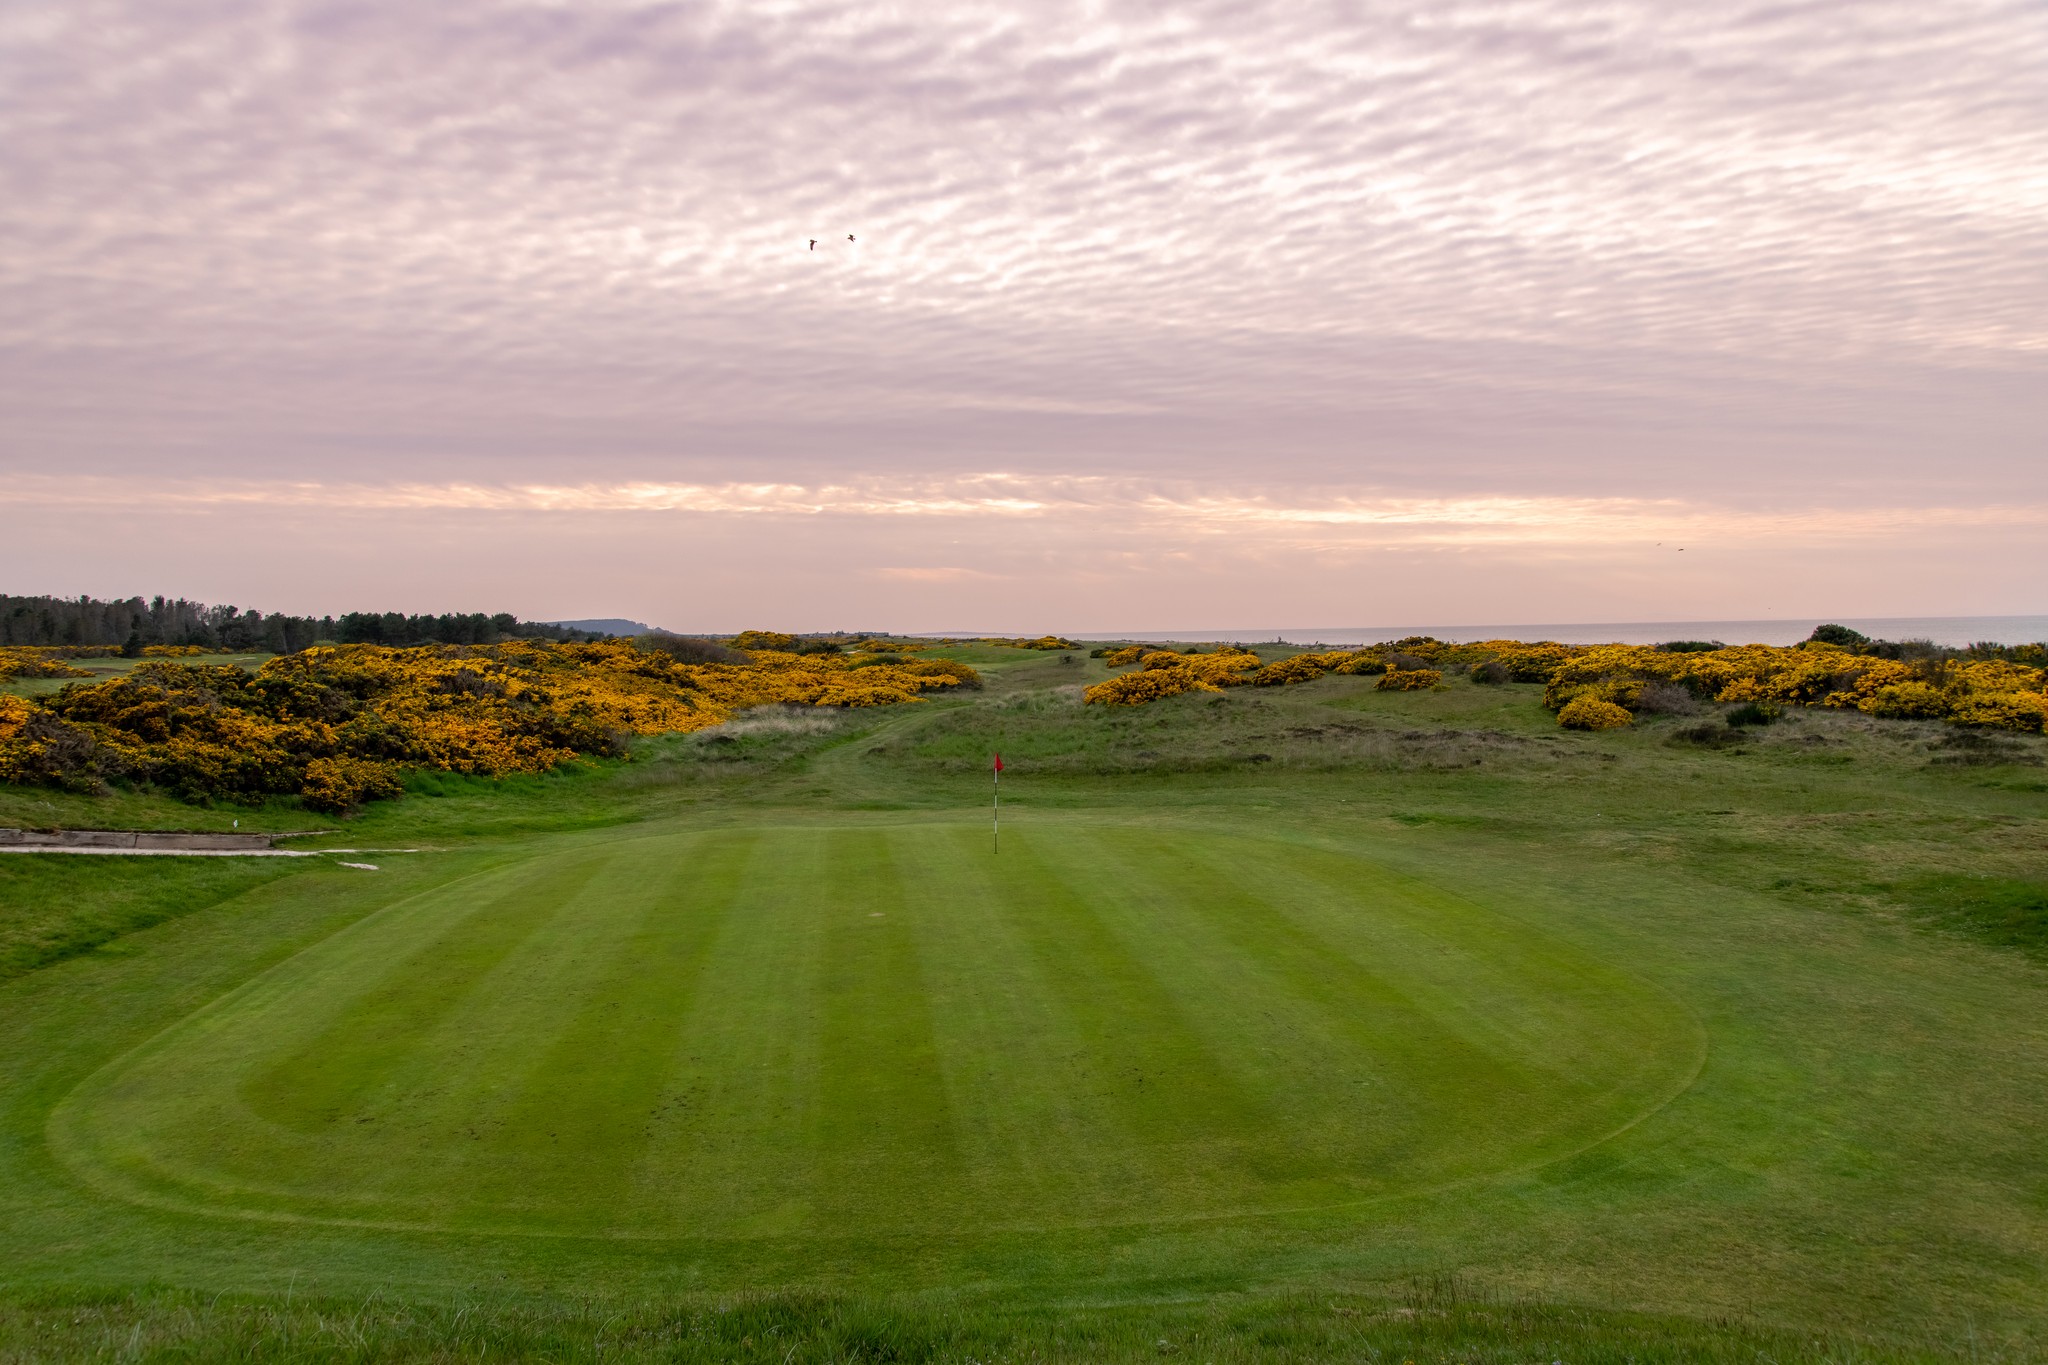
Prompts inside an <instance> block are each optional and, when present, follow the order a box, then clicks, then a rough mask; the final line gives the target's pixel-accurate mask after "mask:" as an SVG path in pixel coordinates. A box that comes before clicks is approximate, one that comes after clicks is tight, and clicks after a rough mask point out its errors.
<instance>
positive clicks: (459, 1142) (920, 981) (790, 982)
mask: <svg viewBox="0 0 2048 1365" xmlns="http://www.w3.org/2000/svg"><path fill="white" fill-rule="evenodd" d="M1702 1047H1703V1043H1702V1033H1701V1030H1700V1027H1699V1025H1698V1023H1697V1022H1696V1021H1695V1020H1694V1019H1693V1017H1692V1016H1691V1015H1690V1014H1689V1013H1688V1012H1687V1011H1686V1010H1685V1009H1684V1008H1683V1007H1681V1006H1680V1005H1678V1004H1677V1003H1676V1002H1675V1001H1674V1000H1673V999H1671V998H1670V997H1669V996H1667V995H1665V994H1662V993H1661V992H1659V991H1658V990H1656V989H1654V988H1652V987H1651V986H1650V985H1648V984H1647V983H1646V982H1644V981H1643V980H1641V979H1639V978H1637V977H1635V976H1633V975H1631V974H1629V973H1628V972H1626V971H1623V970H1621V969H1619V968H1618V967H1616V966H1615V965H1612V964H1610V963H1607V962H1604V961H1602V960H1600V959H1598V958H1596V957H1593V956H1589V955H1588V954H1587V953H1586V952H1585V951H1583V950H1581V949H1578V948H1575V947H1572V946H1570V945H1568V944H1567V943H1566V942H1565V941H1563V940H1561V939H1559V938H1556V937H1554V936H1552V935H1550V934H1548V933H1546V932H1544V931H1542V930H1540V929H1538V928H1537V927H1535V926H1534V925H1532V924H1528V923H1524V922H1522V921H1520V920H1518V919H1516V918H1514V917H1512V916H1509V915H1506V914H1503V913H1500V912H1497V911H1495V910H1493V909H1490V908H1488V907H1486V906H1484V905H1481V904H1477V903H1475V902H1473V901H1472V900H1470V899H1465V898H1461V897H1459V896H1456V895H1452V894H1449V893H1446V892H1443V891H1440V890H1438V889H1435V888H1433V887H1432V886H1430V885H1428V884H1425V883H1422V882H1419V881H1416V880H1414V879H1412V878H1408V877H1403V876H1400V875H1397V874H1394V873H1392V872H1390V871H1388V870H1386V869H1384V868H1381V867H1379V866H1377V865H1375V864H1373V863H1372V862H1369V861H1366V860H1365V859H1363V858H1361V857H1359V856H1357V855H1355V854H1352V853H1346V852H1340V851H1335V850H1333V849H1331V848H1327V847H1322V846H1318V845H1315V844H1312V843H1308V842H1285V841H1280V840H1274V839H1260V838H1249V837H1241V836H1236V835H1230V834H1225V833H1220V832H1217V831H1215V830H1211V829H1207V828H1200V827H1194V826H1171V827H1169V826H1162V825H1158V824H1145V823H1118V822H1116V821H1114V820H1111V819H1100V818H1098V819H1091V820H1085V821H1084V820H1080V819H1072V820H1059V819H1050V818H1049V819H1044V820H1041V821H1039V822H1038V823H1036V824H1035V825H1034V826H1032V827H1031V828H1029V829H1028V830H1019V831H1018V832H1016V833H1015V834H1014V835H1012V834H1007V833H1006V836H1005V838H1004V841H1003V847H1002V851H1001V854H1000V856H999V857H998V856H996V855H994V854H993V853H992V852H991V849H990V847H989V838H988V831H987V829H986V828H985V827H981V826H974V825H968V824H962V823H956V822H949V821H944V820H915V819H913V820H908V821H904V822H899V823H879V822H869V823H859V822H858V821H857V818H855V819H853V820H848V821H847V822H845V823H838V824H833V823H810V824H789V825H772V824H770V825H756V826H751V827H746V828H740V829H709V830H705V829H697V830H689V829H681V828H677V829H673V830H671V831H670V832H667V833H659V834H653V835H648V834H646V833H645V832H644V831H642V832H640V833H639V835H638V837H629V838H620V837H616V836H613V837H610V838H608V839H605V840H599V841H587V840H586V841H581V842H577V841H559V842H558V843H557V844H556V845H554V846H553V847H552V849H551V851H547V852H544V853H537V854H536V855H535V856H533V857H531V858H528V859H526V860H524V861H520V862H516V863H512V864H510V865H500V866H497V867H495V868H492V869H491V870H488V871H486V872H482V873H479V874H477V875H474V876H470V877H468V878H465V879H462V880H458V881H455V882H451V883H446V884H443V885H441V886H439V887H436V888H434V889H431V890H429V891H426V892H424V893H423V894H420V895H417V896H414V897H412V898H410V899H406V900H401V901H399V902H397V903H396V904H393V905H390V906H388V907H387V908H386V909H384V910H382V911H380V912H378V913H376V914H374V915H372V916H370V917H368V918H366V919H363V920H361V921H359V922H357V923H355V924H354V925H352V926H350V927H349V928H347V929H345V930H343V931H342V932H340V933H338V934H335V935H333V936H332V937H329V938H326V939H324V940H322V941H319V942H317V943H315V944H313V945H312V946H311V947H309V948H307V949H306V950H305V951H302V952H300V953H298V954H297V955H296V956H292V957H290V958H288V959H286V960H284V961H282V962H280V963H278V964H277V965H275V966H273V967H271V968H270V969H269V970H268V971H266V972H264V973H262V974H260V975H258V976H256V977H254V978H253V979H251V980H249V981H247V982H246V983H245V984H243V985H242V986H240V987H239V988H237V989H235V990H234V991H232V992H230V993H228V994H226V995H224V996H222V997H220V998H218V999H217V1000H215V1001H214V1002H213V1003H211V1004H210V1005H208V1006H207V1007H205V1008H203V1009H201V1010H200V1011H199V1012H197V1013H196V1014H192V1015H190V1016H189V1017H187V1018H185V1019H183V1020H182V1021H180V1022H178V1023H176V1024H173V1025H172V1026H171V1027H169V1028H167V1029H165V1030H163V1031H162V1032H160V1033H157V1034H156V1035H155V1036H154V1037H152V1038H150V1039H149V1040H148V1041H147V1042H145V1043H144V1044H142V1045H141V1046H140V1047H138V1048H136V1049H135V1050H133V1051H131V1052H129V1053H127V1054H126V1055H124V1056H121V1057H119V1058H116V1059H115V1060H113V1061H112V1062H110V1063H109V1064H108V1065H106V1066H105V1067H103V1068H102V1069H100V1070H99V1071H98V1072H97V1073H95V1074H94V1075H92V1076H91V1077H90V1078H88V1079H87V1080H85V1082H84V1083H83V1084H82V1085H81V1086H80V1087H79V1088H77V1089H76V1090H75V1091H73V1092H72V1093H71V1094H70V1096H69V1097H68V1098H67V1099H65V1100H64V1101H63V1102H62V1103H61V1104H60V1105H58V1107H57V1108H56V1110H55V1112H54V1113H53V1114H52V1116H51V1119H50V1123H49V1129H48V1133H49V1136H50V1139H51V1141H52V1145H53V1148H54V1150H55V1152H56V1153H57V1155H58V1156H59V1158H60V1159H61V1160H62V1161H63V1162H64V1163H65V1164H66V1165H67V1166H68V1167H69V1168H70V1169H71V1170H72V1172H73V1173H74V1174H75V1175H77V1176H78V1177H80V1178H82V1179H84V1180H85V1181H86V1182H87V1183H88V1184H90V1185H93V1186H95V1187H97V1188H99V1189H101V1190H103V1191H105V1192H107V1193H111V1194H115V1195H118V1196H120V1197H122V1198H124V1199H126V1200H130V1201H135V1202H139V1203H143V1204H147V1205H153V1206H156V1207H159V1208H167V1209H180V1210H187V1211H193V1212H205V1213H208V1214H213V1215H223V1214H225V1215H234V1216H240V1217H244V1218H255V1219H266V1220H292V1221H297V1220H309V1221H316V1222H330V1223H359V1224H367V1225H373V1226H385V1227H392V1228H419V1229H435V1230H464V1231H494V1232H515V1233H562V1234H581V1235H599V1236H614V1237H629V1238H674V1239H690V1238H783V1239H806V1238H835V1237H843V1236H848V1235H856V1234H874V1233H882V1234H888V1233H903V1234H907V1235H908V1234H928V1233H934V1232H954V1233H957V1232H961V1231H963V1230H975V1229H1009V1230H1029V1229H1038V1228H1053V1227H1073V1226H1080V1225H1103V1224H1120V1223H1133V1224H1136V1223H1159V1222H1171V1221H1175V1220H1195V1219H1218V1218H1230V1217H1246V1216H1259V1215H1267V1214H1274V1213H1282V1212H1288V1211H1296V1210H1307V1209H1318V1208H1329V1207H1332V1206H1339V1205H1346V1204H1356V1203H1364V1202H1369V1201H1375V1200H1385V1199H1388V1198H1390V1197H1395V1196H1400V1195H1403V1194H1407V1193H1415V1192H1420V1191H1425V1190H1431V1189H1437V1188H1441V1187H1444V1186H1446V1185H1451V1184H1454V1183H1456V1182H1459V1181H1465V1180H1471V1179H1474V1178H1478V1177H1486V1176H1492V1175H1497V1174H1500V1173H1503V1172H1509V1171H1513V1170H1516V1169H1522V1168H1530V1167H1534V1166H1537V1165H1539V1164H1541V1163H1544V1162H1547V1161H1553V1160H1556V1159H1558V1158H1561V1157H1565V1156H1568V1155H1570V1154H1572V1153H1574V1152H1577V1151H1579V1150H1582V1149H1584V1148H1586V1147H1587V1146H1589V1145H1591V1144H1594V1143H1597V1142H1600V1141H1601V1140H1603V1139H1605V1138H1607V1137H1609V1136H1611V1135H1612V1134H1614V1133H1616V1132H1617V1131H1619V1130H1621V1129H1623V1128H1626V1127H1627V1126H1628V1125H1630V1124H1631V1123H1632V1122H1634V1121H1636V1120H1638V1119H1639V1118H1641V1117H1642V1116H1643V1115H1645V1114H1647V1113H1650V1112H1653V1111H1654V1110H1655V1109H1656V1108H1657V1107H1658V1106H1660V1105H1661V1104H1663V1103H1665V1102H1666V1101H1668V1100H1669V1099H1670V1098H1671V1097H1672V1096H1674V1095H1675V1094H1677V1093H1679V1092H1680V1091H1681V1090H1683V1088H1684V1087H1685V1086H1686V1085H1687V1084H1688V1083H1689V1082H1690V1080H1691V1079H1692V1077H1693V1076H1694V1075H1695V1074H1696V1072H1697V1069H1698V1067H1699V1065H1700V1061H1701V1055H1702Z"/></svg>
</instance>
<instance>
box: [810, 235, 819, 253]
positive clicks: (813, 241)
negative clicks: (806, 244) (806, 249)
mask: <svg viewBox="0 0 2048 1365" xmlns="http://www.w3.org/2000/svg"><path fill="white" fill-rule="evenodd" d="M817 249H818V239H817V238H816V237H813V238H811V250H813V251H816V250H817Z"/></svg>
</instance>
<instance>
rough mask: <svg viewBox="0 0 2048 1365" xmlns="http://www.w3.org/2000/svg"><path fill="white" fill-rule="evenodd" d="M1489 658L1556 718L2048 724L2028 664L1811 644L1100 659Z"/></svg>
mask: <svg viewBox="0 0 2048 1365" xmlns="http://www.w3.org/2000/svg"><path fill="white" fill-rule="evenodd" d="M1390 656H1391V658H1405V659H1406V660H1407V661H1408V662H1409V663H1410V664H1412V663H1414V662H1415V661H1417V660H1422V661H1426V662H1428V663H1429V664H1430V665H1431V667H1429V668H1414V667H1405V666H1397V665H1394V664H1392V663H1391V659H1390ZM2025 657H2027V658H2032V657H2035V656H2034V655H2032V654H2028V655H2025ZM1489 660H1494V661H1498V662H1499V663H1500V665H1501V666H1502V667H1503V668H1505V669H1507V670H1508V674H1509V676H1510V677H1511V678H1512V679H1513V680H1514V681H1516V682H1540V683H1542V684H1544V694H1543V700H1544V704H1545V705H1546V706H1548V707H1549V708H1550V709H1551V710H1553V711H1558V712H1560V713H1562V712H1563V711H1564V710H1565V709H1566V708H1567V707H1569V706H1570V705H1571V704H1572V703H1573V702H1575V701H1577V700H1579V699H1580V698H1581V697H1585V698H1589V699H1591V700H1592V701H1595V702H1600V703H1603V704H1605V705H1608V706H1613V707H1617V708H1619V709H1620V710H1622V711H1623V712H1624V713H1627V712H1629V711H1632V710H1633V709H1634V708H1635V707H1636V705H1637V703H1638V701H1639V699H1640V698H1641V696H1642V692H1643V688H1644V687H1645V686H1647V685H1649V684H1651V683H1668V684H1671V685H1674V686H1678V687H1683V688H1686V689H1687V690H1688V691H1691V692H1692V693H1694V694H1695V695H1697V696H1700V697H1703V698H1706V699H1709V700H1712V701H1719V702H1746V701H1753V702H1760V703H1768V704H1773V705H1780V706H1825V707H1831V708H1836V709H1851V710H1857V711H1862V712H1864V713H1866V714H1868V715H1873V716H1883V717H1890V718H1896V719H1915V720H1947V721H1950V722H1953V723H1954V724H1957V725H1976V726H1992V727H1997V728H2001V729H2008V730H2023V731H2030V732H2036V733H2038V732H2040V731H2042V730H2044V729H2048V669H2044V668H2042V667H2040V666H2037V665H2035V664H2033V663H2031V662H2015V661H2014V660H2012V659H2010V658H2005V659H1982V658H1979V659H1967V658H1960V659H1959V658H1950V659H1923V660H1918V661H1915V662H1910V663H1909V662H1901V661H1898V660H1892V659H1880V658H1872V657H1869V656H1868V655H1862V654H1856V653H1854V652H1852V651H1850V650H1847V649H1843V648H1840V647H1837V646H1834V645H1828V644H1821V643H1817V642H1807V643H1805V644H1802V645H1794V646H1781V645H1738V646H1735V647H1732V648H1722V649H1703V650H1696V651H1682V650H1669V649H1658V648H1655V647H1654V646H1650V645H1563V644H1558V643H1556V642H1555V641H1538V642H1535V643H1527V642H1524V641H1520V640H1485V641H1480V642H1478V643H1476V644H1467V645H1452V644H1446V643H1444V642H1443V641H1440V640H1433V639H1429V638H1427V637H1414V638H1410V639H1406V640H1399V641H1395V642H1394V643H1392V644H1389V645H1383V646H1378V647H1375V648H1372V649H1363V650H1355V651H1336V652H1331V653H1321V654H1318V653H1302V654H1296V655H1292V656H1290V657H1288V658H1285V659H1280V660H1277V661H1275V662H1273V663H1271V664H1267V665H1264V666H1263V667H1261V666H1259V664H1258V660H1257V657H1256V656H1255V655H1253V654H1251V653H1250V652H1249V651H1240V650H1238V649H1237V648H1236V647H1234V646H1229V645H1220V646H1218V647H1217V651H1216V653H1214V654H1207V655H1187V654H1177V653H1174V652H1172V651H1170V650H1149V651H1148V650H1146V649H1145V648H1144V647H1143V646H1136V645H1133V646H1129V647H1127V648H1123V649H1117V650H1112V651H1110V652H1109V653H1108V654H1106V655H1105V656H1104V661H1105V662H1107V663H1109V664H1110V665H1112V666H1123V665H1127V664H1133V663H1135V664H1140V665H1142V667H1143V670H1144V673H1145V674H1153V673H1180V674H1185V675H1186V676H1187V678H1188V679H1189V680H1190V681H1192V682H1196V683H1200V684H1202V685H1203V686H1204V687H1205V688H1217V687H1228V686H1233V685H1236V684H1240V683H1244V682H1251V683H1255V684H1258V685H1260V686H1264V687H1278V686H1287V685H1290V684H1293V683H1300V682H1309V681H1311V680H1313V679H1316V678H1320V677H1323V676H1325V675H1326V674H1333V673H1334V674H1338V675H1359V674H1373V673H1381V674H1385V676H1384V677H1383V678H1382V679H1381V680H1380V682H1379V683H1378V687H1379V688H1380V689H1381V690H1383V691H1406V690H1412V689H1420V688H1427V687H1434V686H1436V685H1438V684H1439V683H1441V682H1442V679H1443V669H1444V668H1445V667H1447V666H1451V665H1457V666H1461V667H1463V666H1470V665H1473V664H1478V663H1482V662H1486V661H1489ZM1131 676H1134V677H1135V676H1141V675H1131ZM1111 681H1112V682H1120V681H1122V680H1120V679H1112V680H1111ZM1187 690H1190V689H1189V688H1188V687H1186V686H1182V687H1178V688H1169V687H1167V686H1166V685H1165V684H1158V683H1151V684H1145V685H1143V686H1139V685H1137V684H1132V685H1130V686H1120V687H1116V688H1111V687H1109V685H1108V684H1107V683H1105V684H1099V685H1098V686H1097V687H1094V688H1090V689H1089V691H1088V693H1087V694H1086V695H1087V699H1088V700H1090V701H1104V702H1110V703H1112V704H1116V705H1136V704H1139V703H1142V702H1145V701H1149V700H1152V699H1154V698H1155V697H1161V696H1172V695H1175V693H1176V691H1187ZM1580 714H1583V713H1580ZM1600 714H1603V715H1607V714H1608V713H1605V712H1602V713H1600ZM1608 719H1610V720H1611V719H1612V716H1611V715H1608Z"/></svg>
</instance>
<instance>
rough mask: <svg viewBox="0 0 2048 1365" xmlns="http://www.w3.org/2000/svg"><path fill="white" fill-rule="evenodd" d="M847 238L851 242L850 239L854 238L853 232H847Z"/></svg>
mask: <svg viewBox="0 0 2048 1365" xmlns="http://www.w3.org/2000/svg"><path fill="white" fill-rule="evenodd" d="M846 240H847V241H849V242H850V241H852V240H853V234H852V233H850V232H849V233H847V234H846Z"/></svg>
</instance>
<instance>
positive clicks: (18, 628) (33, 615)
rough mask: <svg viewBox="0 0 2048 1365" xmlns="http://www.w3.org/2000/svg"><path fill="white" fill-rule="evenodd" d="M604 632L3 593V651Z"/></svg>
mask: <svg viewBox="0 0 2048 1365" xmlns="http://www.w3.org/2000/svg"><path fill="white" fill-rule="evenodd" d="M602 638H604V637H603V636H602V635H599V634H597V633H594V632H592V631H587V630H570V629H568V628H567V627H565V626H556V625H549V624H547V623H545V622H541V621H522V620H520V619H519V618H518V617H516V616H514V615H512V614H511V613H510V612H503V611H501V612H495V613H485V612H469V613H462V612H452V613H444V614H442V615H439V616H408V615H406V614H405V613H403V612H395V611H386V612H377V611H352V612H348V613H346V614H344V615H341V616H292V615H289V614H287V613H285V612H271V613H269V614H267V615H266V614H265V613H263V612H260V611H253V610H243V609H241V608H239V607H234V606H228V605H208V604H207V603H205V602H190V601H187V600H185V599H184V598H182V597H180V598H175V599H174V598H167V597H152V598H148V599H146V600H145V599H143V598H140V597H127V598H117V599H114V600H112V601H105V602H103V601H100V600H99V599H98V598H93V597H11V596H6V595H0V646H6V645H101V646H108V647H118V648H121V649H123V650H125V651H128V652H135V651H139V650H141V649H142V648H143V647H144V646H146V645H198V646H200V647H201V648H203V649H207V650H217V651H219V652H221V653H227V654H238V653H255V652H258V651H261V652H266V653H271V654H290V653H294V652H296V651H298V650H301V649H304V648H306V647H307V646H308V645H312V644H321V643H332V644H344V645H351V644H370V645H430V644H446V645H489V644H496V643H498V642H499V641H500V640H558V641H577V640H597V639H602Z"/></svg>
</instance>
